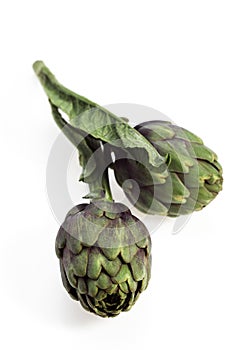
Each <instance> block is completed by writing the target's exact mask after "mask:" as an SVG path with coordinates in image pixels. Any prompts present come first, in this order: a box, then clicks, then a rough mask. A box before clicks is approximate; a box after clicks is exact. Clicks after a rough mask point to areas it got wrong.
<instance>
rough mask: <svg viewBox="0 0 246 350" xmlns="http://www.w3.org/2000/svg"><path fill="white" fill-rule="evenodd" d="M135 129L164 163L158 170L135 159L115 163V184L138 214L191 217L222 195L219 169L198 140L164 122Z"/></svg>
mask: <svg viewBox="0 0 246 350" xmlns="http://www.w3.org/2000/svg"><path fill="white" fill-rule="evenodd" d="M135 128H136V129H137V130H138V131H139V132H140V133H141V134H142V135H143V136H144V137H145V138H146V139H147V140H148V141H149V142H150V143H151V144H152V145H153V146H154V147H155V149H156V150H157V151H158V152H159V154H160V155H161V156H163V157H165V159H166V162H165V164H164V165H165V167H164V168H163V166H161V167H160V168H159V169H158V168H154V167H152V166H150V165H147V166H146V164H143V163H141V162H140V161H139V159H138V160H136V159H134V157H133V158H130V157H125V158H123V157H121V159H117V160H116V161H115V163H114V165H113V168H114V172H115V177H116V180H117V182H118V184H119V185H120V186H121V187H122V188H123V189H124V191H125V194H126V196H127V197H128V199H129V200H130V201H131V203H133V204H134V206H136V207H137V208H138V209H139V210H140V211H142V212H144V213H148V214H157V215H164V216H166V215H167V216H172V217H177V216H179V215H184V214H190V213H192V212H193V211H195V210H201V209H202V208H204V207H205V206H206V205H208V204H209V203H210V202H211V201H212V200H213V199H214V198H215V197H216V196H217V194H218V192H219V191H221V189H222V182H223V179H222V167H221V165H220V164H219V163H218V161H217V156H216V154H215V153H214V152H213V151H211V150H210V149H209V148H207V147H206V146H205V145H204V144H203V142H202V140H201V139H200V138H199V137H197V136H196V135H194V134H193V133H191V132H189V131H188V130H186V129H183V128H181V127H179V126H177V125H174V124H172V123H170V122H167V121H158V120H157V121H149V122H145V123H142V124H139V125H138V126H136V127H135ZM137 152H138V150H136V154H137Z"/></svg>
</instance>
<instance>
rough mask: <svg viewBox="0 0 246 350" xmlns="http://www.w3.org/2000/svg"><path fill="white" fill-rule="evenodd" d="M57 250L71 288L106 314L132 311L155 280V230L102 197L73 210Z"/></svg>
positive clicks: (86, 305) (82, 300)
mask: <svg viewBox="0 0 246 350" xmlns="http://www.w3.org/2000/svg"><path fill="white" fill-rule="evenodd" d="M56 254H57V257H58V258H59V259H60V270H61V276H62V281H63V285H64V287H65V288H66V290H67V292H68V293H69V294H70V296H71V297H72V298H73V299H75V300H79V301H80V303H81V305H82V306H83V307H84V308H85V309H86V310H87V311H90V312H92V313H94V314H96V315H99V316H102V317H114V316H117V315H118V314H119V313H120V312H121V311H128V310H130V308H131V307H132V306H133V305H134V303H135V302H136V300H137V298H138V296H139V295H140V293H141V292H142V291H144V290H145V289H146V287H147V285H148V282H149V279H150V269H151V240H150V236H149V232H148V230H147V228H146V227H145V225H144V224H143V223H142V222H141V221H140V220H139V219H137V218H136V217H135V216H133V215H132V214H131V212H130V210H129V209H128V208H127V207H126V206H125V205H123V204H121V203H114V202H109V201H105V200H98V201H92V202H91V203H90V204H80V205H77V206H75V207H74V208H72V209H71V210H70V211H69V212H68V214H67V216H66V218H65V221H64V223H63V224H62V226H61V227H60V229H59V232H58V235H57V238H56Z"/></svg>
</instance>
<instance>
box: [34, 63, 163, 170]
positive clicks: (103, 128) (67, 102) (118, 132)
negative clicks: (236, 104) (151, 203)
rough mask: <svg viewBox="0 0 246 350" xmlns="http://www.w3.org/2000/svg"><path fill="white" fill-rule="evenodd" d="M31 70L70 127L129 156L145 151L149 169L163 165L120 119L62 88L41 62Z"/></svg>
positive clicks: (134, 131) (160, 159) (158, 156)
mask: <svg viewBox="0 0 246 350" xmlns="http://www.w3.org/2000/svg"><path fill="white" fill-rule="evenodd" d="M33 68H34V71H35V72H36V74H37V76H38V78H39V79H40V82H41V84H42V85H43V88H44V90H45V92H46V94H47V96H48V98H49V100H50V101H51V103H52V104H53V105H54V106H56V107H57V108H59V109H61V110H62V111H63V112H65V113H66V114H67V115H68V116H69V119H70V123H71V125H72V126H74V127H76V128H78V129H80V130H82V131H83V132H85V133H87V134H90V135H92V136H93V137H95V138H96V139H100V140H102V141H103V142H106V143H109V144H111V145H112V146H116V147H121V148H125V149H128V151H129V152H131V149H132V148H140V149H144V150H145V151H146V152H147V155H148V161H149V163H150V164H151V165H153V166H155V167H158V166H160V165H161V164H163V162H164V161H165V160H164V158H163V157H162V156H161V155H160V154H159V153H158V152H157V150H156V149H155V148H154V147H153V146H152V145H151V143H150V142H149V141H148V140H146V138H145V137H144V136H143V135H141V134H140V133H139V132H138V131H137V130H135V129H134V128H132V127H131V126H130V125H129V124H127V123H126V122H125V121H124V120H123V119H121V118H119V117H117V116H116V115H114V114H113V113H111V112H110V111H108V110H106V109H105V108H103V107H101V106H99V105H97V104H96V103H94V102H92V101H89V100H88V99H86V98H85V97H82V96H80V95H78V94H76V93H74V92H72V91H71V90H69V89H67V88H65V87H64V86H62V85H61V84H60V83H59V82H58V81H57V80H56V78H55V77H54V75H53V74H52V73H51V72H50V70H49V69H48V68H47V67H46V66H45V64H44V63H43V62H42V61H36V62H35V63H34V65H33Z"/></svg>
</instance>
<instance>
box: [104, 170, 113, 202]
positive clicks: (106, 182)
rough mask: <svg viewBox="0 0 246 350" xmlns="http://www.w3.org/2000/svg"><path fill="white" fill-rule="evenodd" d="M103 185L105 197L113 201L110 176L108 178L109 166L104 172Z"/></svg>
mask: <svg viewBox="0 0 246 350" xmlns="http://www.w3.org/2000/svg"><path fill="white" fill-rule="evenodd" d="M102 186H103V189H104V193H105V199H107V200H108V201H111V202H113V197H112V192H111V188H110V183H109V178H108V168H107V169H105V171H104V173H103V178H102Z"/></svg>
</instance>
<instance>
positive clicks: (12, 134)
mask: <svg viewBox="0 0 246 350" xmlns="http://www.w3.org/2000/svg"><path fill="white" fill-rule="evenodd" d="M245 6H246V5H245V1H243V0H242V1H239V0H234V1H227V0H223V1H222V0H207V1H199V0H193V1H192V0H187V1H182V0H172V1H154V0H153V1H143V0H141V1H128V0H125V1H121V2H120V1H107V0H104V1H93V0H92V1H73V0H70V1H62V0H59V1H56V0H55V1H44V0H43V1H27V0H23V1H11V0H10V1H5V2H2V3H1V8H0V33H1V41H0V46H1V55H0V60H1V65H0V89H1V91H0V96H1V128H0V142H1V147H0V149H1V172H0V176H1V192H0V196H1V226H2V228H1V254H0V268H1V279H0V281H1V282H0V283H1V289H0V304H1V305H0V320H1V323H2V324H1V337H0V345H1V348H3V349H16V348H18V349H26V350H28V349H33V348H35V349H44V348H50V349H51V348H58V349H60V350H62V349H68V348H70V349H71V348H77V349H78V348H87V349H102V350H104V349H113V348H117V349H136V348H139V349H149V348H150V347H157V348H161V349H167V350H176V349H179V350H180V349H190V350H193V349H196V350H197V349H199V350H203V349H206V350H207V349H211V350H217V349H237V350H241V349H244V350H245V348H246V335H245V330H246V283H245V272H246V253H245V246H246V232H245V231H246V230H245V194H246V193H245V176H244V175H245V170H246V169H245V168H246V167H245V140H246V137H245V123H244V122H245V120H246V103H245V97H246V46H245V33H246V21H245V16H246V9H245ZM36 59H42V60H44V61H45V62H46V64H47V65H48V66H49V67H50V68H51V69H52V70H53V71H54V72H55V74H56V76H57V77H58V78H59V80H60V81H61V82H63V84H64V85H66V86H68V87H70V88H71V89H73V90H74V91H76V92H78V93H80V94H82V95H84V96H86V97H88V98H90V99H92V100H94V101H96V102H97V103H99V104H101V105H106V104H111V103H119V102H129V103H138V104H142V105H146V106H150V107H153V108H155V109H157V110H159V111H162V112H163V113H165V114H166V115H167V116H169V117H170V118H172V119H173V120H175V122H176V123H177V124H179V125H182V126H184V127H186V128H187V129H190V130H191V131H193V132H194V133H196V134H198V135H199V136H200V137H201V138H203V140H204V141H205V143H206V144H207V145H208V146H209V147H211V148H212V149H214V150H215V151H216V153H217V154H218V155H219V160H220V162H221V163H222V165H223V168H224V178H225V181H224V190H223V192H222V193H221V194H220V195H219V196H218V197H217V198H216V199H215V200H214V202H213V203H211V204H210V205H209V206H208V207H207V208H206V209H204V210H203V211H201V212H199V213H195V214H194V215H193V216H192V218H191V220H190V221H189V222H188V224H187V225H186V226H185V228H184V229H183V230H182V232H180V233H179V234H177V235H172V234H171V233H170V228H169V226H170V225H171V224H172V220H171V219H168V220H166V222H165V223H163V225H162V226H161V228H160V229H159V230H158V231H157V232H156V233H155V234H154V235H153V237H152V240H153V267H152V279H151V282H150V285H149V288H148V289H147V291H145V292H144V293H143V294H142V296H141V297H140V299H139V301H138V302H137V303H136V305H135V306H134V308H133V309H132V310H131V311H130V312H129V313H123V314H121V315H120V316H118V317H117V318H115V319H106V320H105V319H100V318H97V317H95V316H93V315H91V314H88V313H86V312H84V311H83V310H82V309H81V308H80V306H79V304H78V303H76V302H74V301H72V300H71V299H70V298H69V296H68V295H67V294H66V292H65V290H64V288H63V287H62V284H61V280H60V274H59V267H58V260H57V258H56V256H55V253H54V241H55V236H56V232H57V230H58V226H59V225H58V222H57V221H56V220H55V218H54V216H53V214H52V211H51V209H50V207H49V204H48V200H47V195H46V189H45V183H46V165H47V160H48V157H49V153H50V150H51V147H52V145H53V143H54V141H55V139H56V137H57V135H58V134H59V130H58V129H57V127H56V125H55V123H54V122H53V120H52V118H51V116H50V109H49V106H48V103H47V100H46V97H45V95H44V93H43V91H42V89H41V87H40V84H39V82H38V81H37V79H36V77H35V76H34V73H33V71H32V67H31V66H32V63H33V62H34V61H35V60H36ZM150 119H151V115H150ZM70 180H71V179H70ZM74 181H75V182H76V181H77V177H76V178H74ZM60 196H61V198H62V193H61V194H60ZM61 198H58V199H57V200H61ZM66 210H67V208H64V215H65V211H66ZM155 344H156V345H155Z"/></svg>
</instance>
